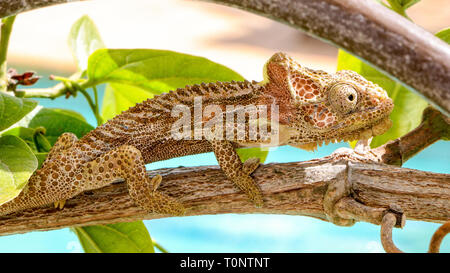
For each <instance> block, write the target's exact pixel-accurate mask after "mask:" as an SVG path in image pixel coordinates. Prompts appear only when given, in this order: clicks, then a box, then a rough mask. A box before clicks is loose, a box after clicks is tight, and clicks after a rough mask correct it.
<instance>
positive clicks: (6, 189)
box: [0, 135, 38, 205]
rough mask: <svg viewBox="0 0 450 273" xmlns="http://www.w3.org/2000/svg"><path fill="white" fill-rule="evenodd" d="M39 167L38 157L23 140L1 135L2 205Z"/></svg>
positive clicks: (22, 186)
mask: <svg viewBox="0 0 450 273" xmlns="http://www.w3.org/2000/svg"><path fill="white" fill-rule="evenodd" d="M37 167H38V161H37V159H36V157H35V156H34V155H33V152H32V151H31V149H30V148H29V147H28V145H27V144H26V143H25V142H24V141H23V140H21V139H20V138H18V137H16V136H12V135H9V136H2V137H0V205H1V204H3V203H5V202H8V201H9V200H12V199H13V198H15V197H16V196H17V195H18V194H19V193H20V192H21V191H22V189H23V188H24V187H25V185H26V184H27V182H28V179H29V178H30V176H31V175H32V174H33V172H34V171H35V170H36V168H37Z"/></svg>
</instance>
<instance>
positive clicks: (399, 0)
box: [386, 0, 420, 19]
mask: <svg viewBox="0 0 450 273" xmlns="http://www.w3.org/2000/svg"><path fill="white" fill-rule="evenodd" d="M386 1H387V2H388V3H389V6H388V7H389V8H391V9H392V10H393V11H395V12H397V13H398V14H400V15H402V16H404V17H406V18H408V19H409V17H408V16H407V15H406V10H407V9H408V8H410V7H412V6H413V5H415V4H417V3H419V2H420V0H386Z"/></svg>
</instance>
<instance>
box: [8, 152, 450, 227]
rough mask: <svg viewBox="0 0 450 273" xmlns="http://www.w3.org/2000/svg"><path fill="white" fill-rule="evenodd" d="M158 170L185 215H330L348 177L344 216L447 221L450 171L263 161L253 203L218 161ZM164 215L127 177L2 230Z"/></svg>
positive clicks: (341, 207)
mask: <svg viewBox="0 0 450 273" xmlns="http://www.w3.org/2000/svg"><path fill="white" fill-rule="evenodd" d="M156 173H160V174H161V175H162V176H163V183H162V185H161V187H160V189H159V190H161V191H162V192H164V193H166V194H168V195H171V196H173V197H175V198H177V199H178V200H180V201H181V202H182V203H183V204H184V205H185V206H186V208H187V214H186V215H204V214H222V213H265V214H290V215H306V216H310V217H315V218H318V219H322V220H328V219H329V217H328V216H327V214H326V213H325V211H324V205H323V201H324V198H325V197H326V195H327V194H328V193H329V192H328V191H327V189H328V186H329V185H330V183H345V184H346V185H350V188H351V191H350V194H349V196H347V197H350V198H351V199H352V200H353V203H352V202H348V201H345V202H344V201H340V202H337V205H336V206H335V210H336V214H337V215H339V216H340V217H342V218H344V217H347V219H349V218H351V220H355V221H367V222H370V223H374V224H380V223H381V220H382V216H383V211H385V210H387V209H388V208H389V206H391V205H392V204H394V205H397V206H398V207H401V208H402V209H403V211H404V213H405V215H406V216H407V218H408V219H414V220H421V221H432V222H445V221H448V220H450V211H449V209H448V208H449V207H450V175H447V174H436V173H430V172H423V171H418V170H411V169H405V168H398V167H394V166H388V165H379V164H373V163H371V164H368V163H357V162H350V161H348V160H345V159H344V158H342V156H329V157H326V158H323V159H319V160H312V161H308V162H296V163H283V164H267V165H263V166H261V167H259V168H258V169H257V171H256V172H255V173H254V178H255V180H256V182H257V183H258V184H259V186H260V187H261V190H262V192H263V196H264V202H265V204H264V207H263V208H255V207H254V206H253V205H252V203H251V202H249V201H248V200H247V197H246V196H245V194H243V193H241V192H240V191H239V190H238V189H236V188H235V187H234V186H233V184H232V183H231V182H230V181H228V179H226V177H225V176H224V174H223V172H222V171H221V170H220V169H219V168H217V167H194V168H183V167H181V168H175V169H161V170H157V171H152V172H149V175H151V176H153V175H155V174H156ZM343 200H345V199H343ZM162 217H168V216H167V215H148V214H145V212H144V211H142V210H141V209H140V208H138V207H137V206H136V205H135V204H134V202H133V201H132V200H131V198H130V197H129V195H128V191H127V188H126V185H125V183H117V184H113V185H110V186H108V187H105V188H102V189H99V190H95V191H92V192H86V193H83V194H80V195H78V196H76V197H74V198H72V199H70V200H68V201H67V203H66V205H65V208H64V209H63V210H58V209H55V208H53V207H52V206H45V207H40V208H33V209H29V210H25V211H21V212H17V213H13V214H10V215H7V216H3V217H0V234H1V235H6V234H14V233H24V232H29V231H35V230H51V229H59V228H64V227H70V226H85V225H94V224H95V225H96V224H108V223H114V222H124V221H134V220H142V219H156V218H162Z"/></svg>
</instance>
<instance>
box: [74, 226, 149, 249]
mask: <svg viewBox="0 0 450 273" xmlns="http://www.w3.org/2000/svg"><path fill="white" fill-rule="evenodd" d="M72 230H73V231H74V232H75V234H76V235H77V236H78V238H79V240H80V243H81V245H82V246H83V249H84V251H85V252H87V253H153V252H155V250H154V248H153V243H152V239H151V238H150V234H149V232H148V231H147V229H146V227H145V225H144V223H143V222H142V221H137V222H132V223H118V224H110V225H97V226H87V227H76V228H73V229H72Z"/></svg>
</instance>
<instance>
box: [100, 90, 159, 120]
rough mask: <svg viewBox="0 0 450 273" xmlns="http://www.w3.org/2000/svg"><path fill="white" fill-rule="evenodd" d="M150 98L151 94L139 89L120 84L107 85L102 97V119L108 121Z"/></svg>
mask: <svg viewBox="0 0 450 273" xmlns="http://www.w3.org/2000/svg"><path fill="white" fill-rule="evenodd" d="M152 97H153V93H149V92H147V91H145V90H143V89H141V88H139V87H134V86H132V85H126V84H120V83H111V84H107V85H106V88H105V93H104V95H103V103H102V110H101V115H102V119H103V120H104V121H106V120H109V119H111V118H113V117H115V116H116V115H118V114H120V113H121V112H122V111H124V110H127V109H128V108H130V107H131V106H134V105H135V104H136V103H139V102H142V101H144V100H146V99H148V98H152Z"/></svg>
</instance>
